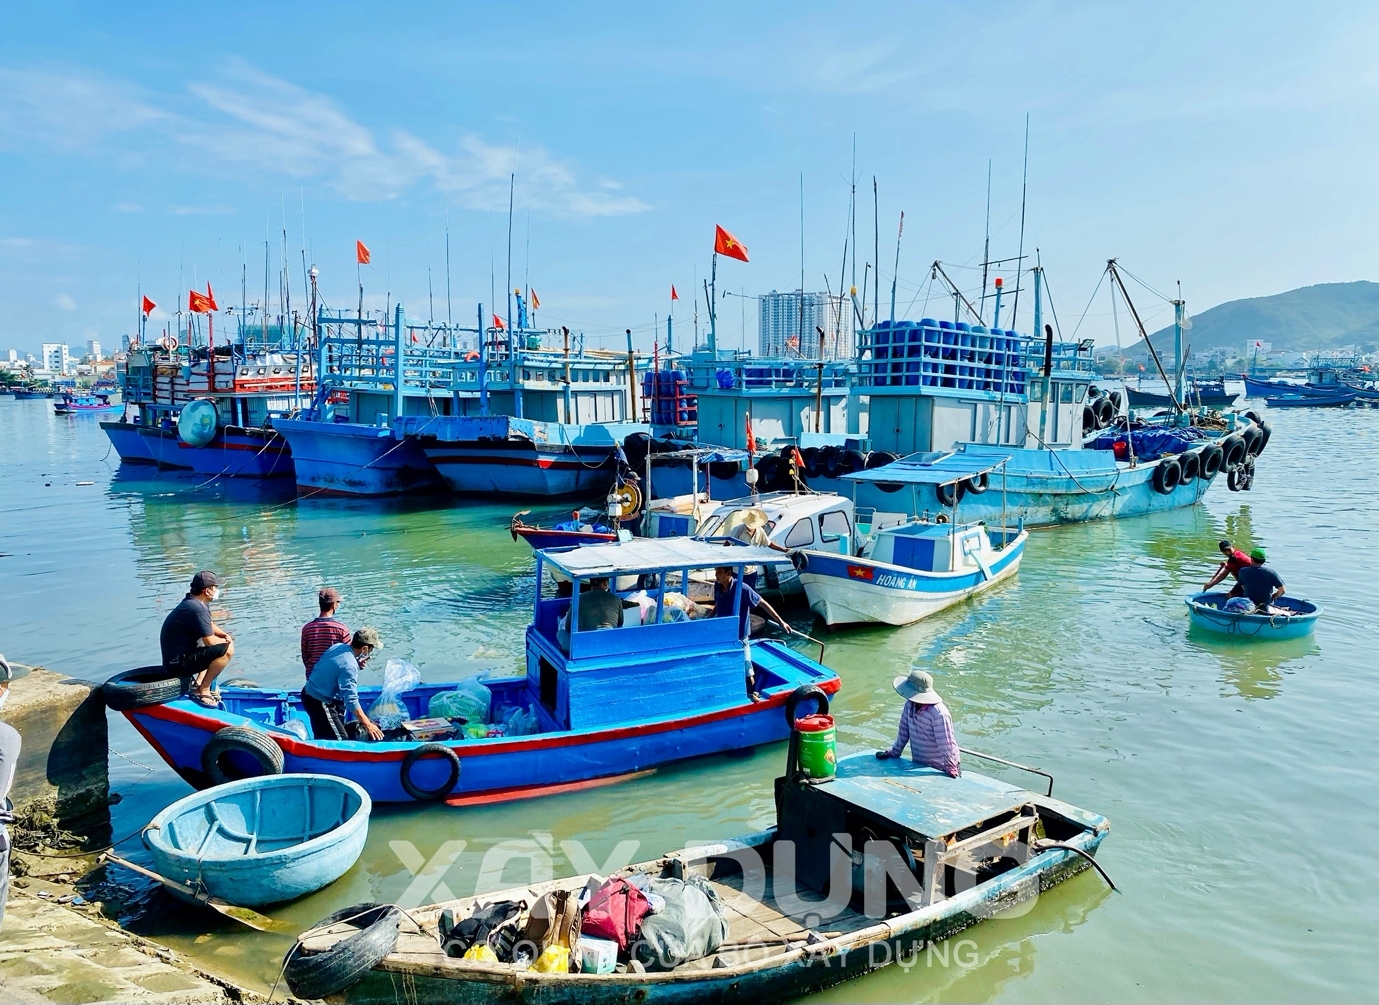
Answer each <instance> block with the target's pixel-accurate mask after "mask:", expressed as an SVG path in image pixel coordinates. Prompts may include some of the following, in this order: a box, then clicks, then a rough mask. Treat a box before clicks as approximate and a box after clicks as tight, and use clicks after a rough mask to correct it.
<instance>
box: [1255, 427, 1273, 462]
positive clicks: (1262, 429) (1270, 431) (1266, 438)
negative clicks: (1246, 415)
mask: <svg viewBox="0 0 1379 1005" xmlns="http://www.w3.org/2000/svg"><path fill="white" fill-rule="evenodd" d="M1259 431H1260V432H1261V433H1263V434H1264V438H1263V439H1262V440H1260V441H1259V449H1258V450H1256V451H1255V453H1256V454H1262V453H1264V448H1265V447H1267V446H1268V445H1269V438H1270V437H1271V436H1273V435H1274V427H1273V426H1271V425H1269V423H1267V422H1261V423H1260V424H1259Z"/></svg>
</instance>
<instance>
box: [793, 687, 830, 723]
mask: <svg viewBox="0 0 1379 1005" xmlns="http://www.w3.org/2000/svg"><path fill="white" fill-rule="evenodd" d="M811 698H812V699H813V700H814V702H815V703H816V704H817V705H818V706H819V708H818V712H817V713H816V714H818V715H828V694H827V693H826V692H825V691H824V689H823V688H821V687H819V686H818V685H816V684H804V685H801V686H800V687H797V688H795V690H793V691H791V692H790V697H789V698H786V699H785V721H786V723H787V724H788V725H789V726H790V728H791V729H794V728H795V720H796V719H798V718H799V716H798V715H797V714H796V713H797V712H799V710H800V705H802V704H803V703H804V702H805V701H808V700H809V699H811Z"/></svg>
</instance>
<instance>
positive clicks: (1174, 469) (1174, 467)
mask: <svg viewBox="0 0 1379 1005" xmlns="http://www.w3.org/2000/svg"><path fill="white" fill-rule="evenodd" d="M1182 480H1183V469H1182V468H1181V467H1180V466H1179V464H1178V459H1177V458H1176V457H1166V458H1164V459H1163V460H1161V461H1159V463H1158V464H1157V465H1156V466H1155V468H1154V491H1155V492H1157V493H1159V494H1160V495H1165V496H1166V495H1170V494H1171V493H1172V492H1173V490H1174V489H1176V488H1177V487H1178V485H1179V483H1180V482H1181V481H1182Z"/></svg>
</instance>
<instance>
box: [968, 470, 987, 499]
mask: <svg viewBox="0 0 1379 1005" xmlns="http://www.w3.org/2000/svg"><path fill="white" fill-rule="evenodd" d="M989 474H990V472H987V471H983V472H982V473H981V474H977V475H972V476H971V477H970V478H968V479H967V481H965V482H963V483H962V487H963V488H964V489H965V490H966V491H968V492H971V493H972V494H973V495H974V496H979V495H981V494H982V493H983V492H985V491H986V489H987V486H988V485H990V484H991V479H990V477H989Z"/></svg>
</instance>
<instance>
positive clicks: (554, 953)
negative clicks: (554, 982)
mask: <svg viewBox="0 0 1379 1005" xmlns="http://www.w3.org/2000/svg"><path fill="white" fill-rule="evenodd" d="M531 968H532V969H533V970H535V971H536V972H537V973H538V974H568V973H569V972H570V950H569V948H568V947H566V946H547V947H546V948H545V949H543V950H541V955H540V956H538V957H537V958H536V962H535V963H533V964H532V965H531Z"/></svg>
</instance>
